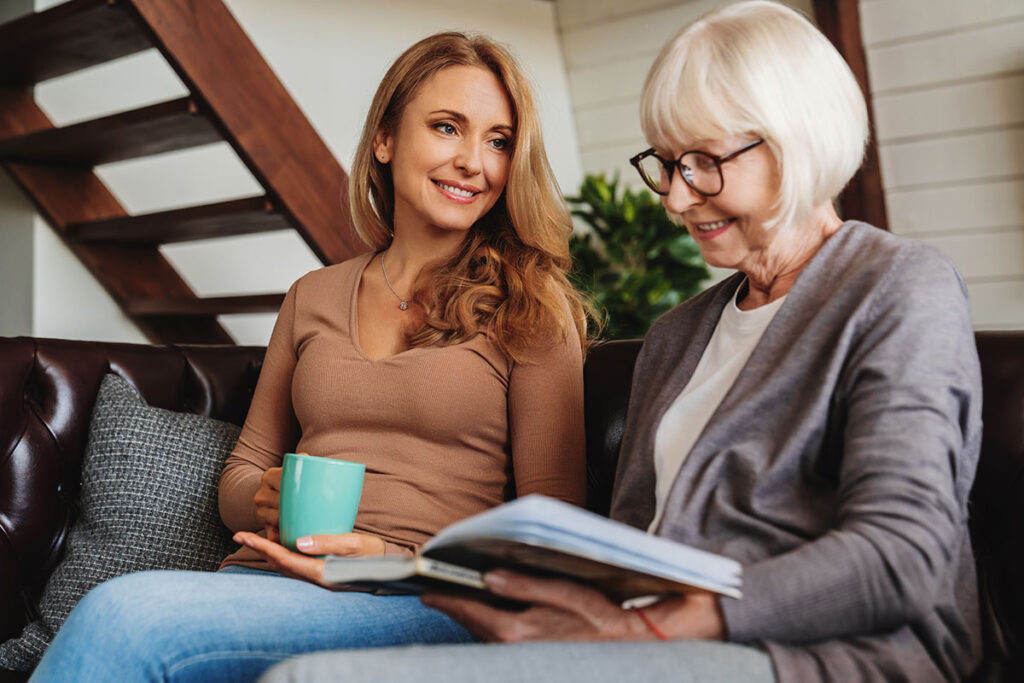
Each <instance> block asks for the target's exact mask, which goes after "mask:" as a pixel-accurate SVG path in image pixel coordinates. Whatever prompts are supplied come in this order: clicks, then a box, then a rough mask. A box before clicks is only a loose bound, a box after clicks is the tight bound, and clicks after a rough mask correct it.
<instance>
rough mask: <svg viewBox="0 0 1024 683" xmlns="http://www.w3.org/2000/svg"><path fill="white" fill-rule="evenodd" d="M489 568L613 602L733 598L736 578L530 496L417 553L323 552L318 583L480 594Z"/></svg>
mask: <svg viewBox="0 0 1024 683" xmlns="http://www.w3.org/2000/svg"><path fill="white" fill-rule="evenodd" d="M496 568H504V569H510V570H514V571H519V572H523V573H528V574H534V575H541V576H556V577H564V578H571V579H574V580H577V581H581V582H583V583H587V584H589V585H592V586H594V587H596V588H598V589H599V590H602V591H603V592H604V593H606V594H607V595H608V596H609V597H611V598H613V599H617V600H627V599H630V598H634V597H639V596H645V595H667V594H673V593H686V592H693V591H709V592H713V593H719V594H721V595H725V596H729V597H733V598H738V597H740V582H741V574H742V569H741V567H740V564H739V563H738V562H736V561H735V560H731V559H729V558H727V557H722V556H721V555H715V554H713V553H709V552H705V551H703V550H697V549H696V548H692V547H690V546H687V545H684V544H682V543H676V542H674V541H670V540H667V539H664V538H659V537H657V536H652V535H650V534H647V533H644V532H643V531H640V530H638V529H634V528H633V527H631V526H627V525H625V524H622V523H620V522H615V521H612V520H610V519H607V518H605V517H602V516H600V515H597V514H594V513H592V512H587V511H586V510H583V509H580V508H577V507H575V506H573V505H569V504H568V503H563V502H561V501H558V500H554V499H552V498H546V497H544V496H538V495H531V496H526V497H524V498H520V499H518V500H514V501H512V502H510V503H506V504H505V505H501V506H499V507H496V508H493V509H491V510H488V511H486V512H482V513H480V514H478V515H474V516H473V517H469V518H467V519H464V520H462V521H460V522H456V523H455V524H452V525H450V526H448V527H445V528H444V529H442V530H441V531H440V533H438V534H437V535H436V536H435V537H434V538H432V539H430V540H429V541H428V542H427V543H425V544H424V545H423V547H422V548H421V549H420V552H419V554H417V555H416V556H415V557H400V556H390V555H389V556H374V557H357V558H345V557H337V556H329V557H328V558H327V562H326V565H325V567H324V580H325V581H327V582H329V583H331V584H335V585H342V584H345V585H357V586H362V587H376V588H381V589H385V590H389V591H397V592H410V593H417V592H421V591H422V590H424V589H425V588H427V587H429V586H431V585H433V586H434V587H435V588H440V589H444V588H443V586H445V584H447V587H448V588H451V587H454V586H460V587H463V588H470V589H481V590H485V587H484V583H483V572H486V571H488V570H490V569H496Z"/></svg>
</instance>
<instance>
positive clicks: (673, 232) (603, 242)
mask: <svg viewBox="0 0 1024 683" xmlns="http://www.w3.org/2000/svg"><path fill="white" fill-rule="evenodd" d="M566 200H567V201H568V202H569V205H570V207H571V209H572V213H573V215H574V216H577V217H578V218H580V219H581V220H583V221H584V222H585V223H586V224H587V225H588V226H589V227H590V231H589V232H584V233H577V234H574V235H573V236H572V237H571V239H570V242H569V248H570V251H571V253H572V257H573V261H574V263H575V265H574V268H573V275H572V277H573V281H574V284H576V286H577V287H579V288H580V289H582V290H583V291H585V292H588V293H590V295H591V296H592V298H593V301H594V303H595V305H596V306H597V307H598V309H599V313H601V314H602V315H603V316H604V319H605V320H604V322H605V328H604V334H603V335H602V336H603V337H604V338H608V339H631V338H637V337H642V336H643V335H644V334H645V333H646V332H647V328H648V327H650V325H651V323H652V322H654V320H655V319H656V318H657V317H658V316H660V315H661V314H663V313H665V312H666V311H668V310H669V309H670V308H672V307H673V306H675V305H676V304H678V303H679V302H681V301H683V300H684V299H687V298H689V297H690V296H693V295H694V294H696V293H697V292H698V291H700V287H701V283H702V282H703V281H704V280H706V279H707V278H708V277H710V273H709V271H708V268H707V266H706V265H705V264H704V261H703V259H702V258H701V256H700V249H699V248H698V247H697V245H696V244H695V243H694V241H693V239H692V238H691V237H690V236H689V234H688V233H687V232H686V229H685V228H683V227H682V226H679V225H676V224H675V223H673V222H672V221H671V220H670V219H669V217H668V215H667V214H666V213H665V209H664V208H663V207H662V205H661V202H660V201H659V200H658V199H657V198H656V197H655V196H654V195H653V194H651V193H650V192H648V191H647V190H645V189H644V190H631V189H629V188H620V186H619V177H618V174H616V175H615V176H614V177H613V178H612V179H611V180H608V179H606V178H605V176H604V174H598V175H587V176H586V177H585V178H584V180H583V184H582V185H581V186H580V193H579V196H576V197H566Z"/></svg>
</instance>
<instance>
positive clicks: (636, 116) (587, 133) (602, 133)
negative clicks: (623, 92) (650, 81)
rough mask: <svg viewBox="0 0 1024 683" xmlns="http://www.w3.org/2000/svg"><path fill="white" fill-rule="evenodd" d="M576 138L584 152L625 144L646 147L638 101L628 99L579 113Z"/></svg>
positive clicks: (589, 108)
mask: <svg viewBox="0 0 1024 683" xmlns="http://www.w3.org/2000/svg"><path fill="white" fill-rule="evenodd" d="M576 134H577V136H578V138H579V141H580V146H581V147H582V148H583V149H594V148H597V147H604V146H606V145H609V144H616V143H623V142H639V143H640V144H643V139H644V133H643V131H642V130H641V129H640V102H639V100H636V99H629V100H626V101H625V102H611V103H609V104H604V105H601V106H597V107H588V108H586V109H580V110H579V111H577V113H576Z"/></svg>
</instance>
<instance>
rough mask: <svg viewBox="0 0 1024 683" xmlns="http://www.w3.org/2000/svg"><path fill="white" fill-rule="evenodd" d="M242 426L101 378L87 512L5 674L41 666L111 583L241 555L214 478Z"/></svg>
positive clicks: (85, 486)
mask: <svg viewBox="0 0 1024 683" xmlns="http://www.w3.org/2000/svg"><path fill="white" fill-rule="evenodd" d="M238 432H239V430H238V427H236V426H235V425H232V424H228V423H227V422H221V421H219V420H213V419H210V418H207V417H201V416H199V415H190V414H186V413H175V412H171V411H169V410H163V409H160V408H153V407H150V406H149V405H147V404H146V402H145V400H143V398H142V397H141V396H140V395H139V393H138V392H137V391H136V390H135V388H134V387H132V385H130V384H129V383H128V382H127V381H125V380H124V379H122V378H121V377H118V376H117V375H114V374H108V375H107V376H106V377H104V378H103V383H102V384H101V385H100V390H99V394H98V396H97V397H96V407H95V408H94V409H93V413H92V422H91V424H90V426H89V441H88V445H87V446H86V449H85V457H84V460H83V462H82V494H81V500H80V512H79V514H78V517H77V519H76V520H75V521H74V524H73V525H72V527H71V530H70V532H69V533H68V538H67V543H66V545H65V548H64V559H63V560H62V561H61V563H60V564H59V565H58V566H57V568H56V569H55V570H54V572H53V574H52V576H50V580H49V581H48V582H47V584H46V588H45V589H44V590H43V595H42V597H41V598H40V601H39V605H38V607H39V618H37V619H36V620H35V621H33V622H32V623H30V624H29V625H28V626H26V627H25V629H24V630H23V631H22V633H21V636H20V637H18V638H12V639H11V640H8V641H7V642H5V643H3V644H2V645H0V669H2V668H6V669H14V670H17V671H28V670H31V669H32V668H33V667H35V665H36V663H37V662H38V661H39V658H40V657H42V655H43V652H44V651H45V650H46V647H47V645H49V643H50V640H51V639H52V638H53V636H54V634H55V633H56V632H57V630H58V629H59V628H60V626H61V624H63V623H64V620H65V619H66V618H67V616H68V613H70V612H71V608H73V607H74V606H75V604H76V603H77V602H78V601H79V599H81V598H82V596H83V595H85V594H86V593H87V592H88V591H89V589H91V588H92V587H93V586H95V585H96V584H98V583H100V582H102V581H106V580H107V579H110V578H113V577H115V576H120V575H121V574H127V573H129V572H135V571H142V570H145V569H198V570H207V571H212V570H215V569H216V568H217V566H218V565H219V563H220V561H221V560H222V559H223V558H224V556H226V555H227V554H228V553H230V552H231V551H232V550H234V549H236V547H237V546H235V545H234V544H233V543H232V542H231V534H230V532H228V530H227V529H226V528H225V527H224V525H223V524H222V523H221V521H220V514H219V512H218V508H217V480H218V478H219V477H220V471H221V468H222V467H223V465H224V459H225V458H226V457H227V454H228V453H229V452H230V451H231V449H232V447H233V446H234V444H235V441H236V440H237V439H238Z"/></svg>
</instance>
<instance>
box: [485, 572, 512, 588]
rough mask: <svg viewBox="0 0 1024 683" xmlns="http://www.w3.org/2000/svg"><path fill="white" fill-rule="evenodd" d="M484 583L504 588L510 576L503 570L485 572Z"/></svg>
mask: <svg viewBox="0 0 1024 683" xmlns="http://www.w3.org/2000/svg"><path fill="white" fill-rule="evenodd" d="M484 583H486V584H487V585H488V586H491V587H492V588H502V587H504V586H505V584H507V583H508V577H507V576H505V575H504V574H502V573H501V572H487V573H486V574H484Z"/></svg>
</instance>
